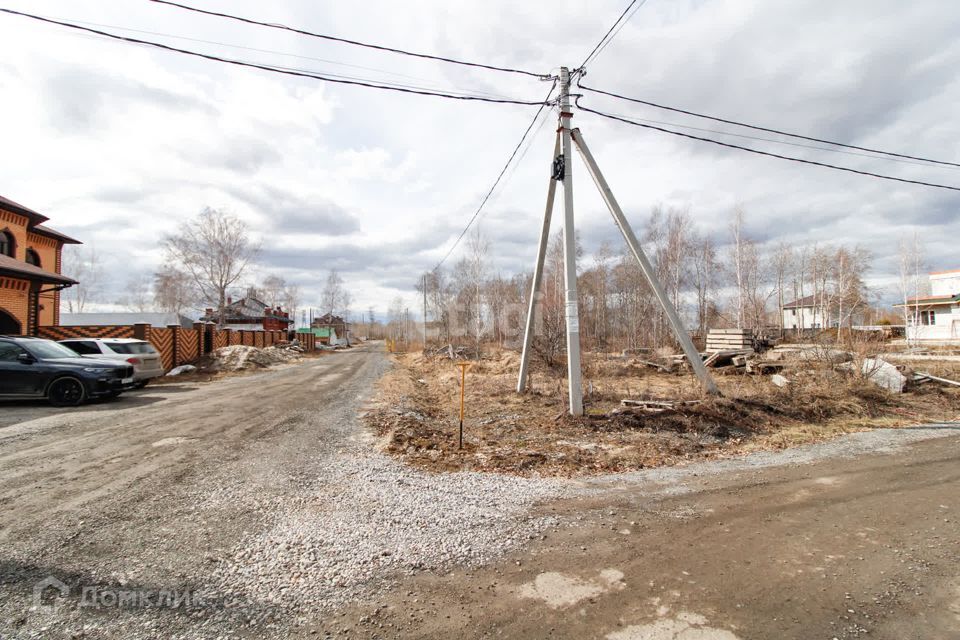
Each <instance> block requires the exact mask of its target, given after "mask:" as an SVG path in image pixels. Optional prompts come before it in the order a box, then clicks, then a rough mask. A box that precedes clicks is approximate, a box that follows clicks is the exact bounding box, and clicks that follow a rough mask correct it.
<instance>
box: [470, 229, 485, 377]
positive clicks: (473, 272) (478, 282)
mask: <svg viewBox="0 0 960 640" xmlns="http://www.w3.org/2000/svg"><path fill="white" fill-rule="evenodd" d="M489 253H490V240H489V239H488V238H487V237H486V236H484V235H483V234H482V233H481V232H480V225H479V224H478V225H476V226H474V228H473V233H471V234H470V237H469V239H468V240H467V256H468V257H467V264H468V265H469V274H470V281H471V285H472V286H473V288H474V289H475V290H476V313H475V314H474V318H473V333H474V339H475V340H476V343H477V358H479V357H480V339H481V334H482V333H483V295H482V291H483V289H484V285H485V284H486V280H487V254H489Z"/></svg>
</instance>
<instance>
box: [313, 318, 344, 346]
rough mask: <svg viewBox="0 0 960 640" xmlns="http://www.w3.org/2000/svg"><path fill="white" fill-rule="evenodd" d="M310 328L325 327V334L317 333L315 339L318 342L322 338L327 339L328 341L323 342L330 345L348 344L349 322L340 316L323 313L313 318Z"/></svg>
mask: <svg viewBox="0 0 960 640" xmlns="http://www.w3.org/2000/svg"><path fill="white" fill-rule="evenodd" d="M310 328H311V329H327V330H328V331H329V333H327V335H325V336H321V335H317V334H316V332H314V334H315V335H317V341H318V342H319V341H320V340H321V339H322V338H326V339H328V340H329V341H330V342H328V343H324V344H330V345H343V346H349V345H350V323H349V322H347V321H346V320H344V319H343V318H341V317H340V316H335V315H333V314H332V313H325V314H323V315H322V316H320V317H319V318H314V319H313V322H312V323H310Z"/></svg>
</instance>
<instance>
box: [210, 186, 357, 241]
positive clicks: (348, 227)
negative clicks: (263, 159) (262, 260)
mask: <svg viewBox="0 0 960 640" xmlns="http://www.w3.org/2000/svg"><path fill="white" fill-rule="evenodd" d="M227 191H228V192H229V193H230V194H231V195H232V196H233V197H235V198H237V199H238V200H240V201H241V202H244V203H246V204H247V205H249V206H250V208H251V209H252V210H253V211H254V212H256V214H257V215H258V216H259V218H260V220H261V221H262V224H263V226H264V227H265V228H267V229H269V231H270V234H299V233H304V232H307V233H314V234H317V235H324V236H342V235H347V234H350V233H354V232H356V231H359V229H360V223H359V220H358V218H357V216H356V215H354V214H353V213H351V212H350V211H348V210H347V209H346V208H345V207H343V206H341V205H339V204H337V203H335V202H332V201H330V200H328V199H326V198H325V197H323V196H320V195H307V194H300V193H296V192H294V191H292V189H291V190H289V191H288V190H286V189H283V188H280V187H275V186H270V185H264V184H253V185H245V186H240V185H237V186H231V187H228V188H227Z"/></svg>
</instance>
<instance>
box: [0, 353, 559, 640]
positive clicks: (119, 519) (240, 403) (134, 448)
mask: <svg viewBox="0 0 960 640" xmlns="http://www.w3.org/2000/svg"><path fill="white" fill-rule="evenodd" d="M388 366H389V365H388V361H387V359H386V357H385V355H384V354H383V349H382V346H380V345H376V344H372V345H369V346H365V347H360V348H357V349H353V350H350V351H346V352H337V353H335V354H330V355H328V356H325V357H322V358H319V359H311V360H306V361H304V362H302V363H299V364H296V365H291V366H286V367H283V368H280V369H277V370H272V371H267V372H263V373H258V374H255V375H250V376H244V377H237V378H230V379H226V380H221V381H217V382H215V383H210V384H182V385H170V386H167V385H163V386H157V387H155V388H150V387H148V388H147V389H146V390H145V391H144V392H142V393H139V394H136V395H131V396H130V397H129V398H122V399H121V400H120V401H117V402H115V403H109V404H103V405H92V406H89V407H86V408H84V409H82V410H79V411H63V410H54V409H49V408H46V407H43V406H37V405H29V404H27V405H15V406H12V407H5V408H4V413H3V416H2V418H0V479H2V483H0V505H2V506H3V511H2V514H0V636H4V637H5V636H6V635H14V636H15V637H24V638H32V637H42V638H48V637H66V638H74V637H114V638H139V637H143V638H147V637H150V638H153V637H158V636H160V637H165V638H178V637H183V638H206V637H211V638H213V637H257V638H260V637H269V636H275V637H287V636H288V635H289V634H290V633H292V632H293V630H295V629H296V628H297V627H299V626H302V625H304V624H306V623H307V622H309V621H314V622H315V621H316V620H317V617H318V616H319V617H320V619H322V618H323V617H324V615H325V612H328V611H330V610H331V608H333V607H336V606H338V605H342V604H344V603H349V602H353V601H356V600H357V599H358V598H361V597H365V598H369V597H372V596H373V595H375V594H376V593H377V592H378V590H382V589H383V588H385V587H386V586H388V585H390V584H391V583H392V582H395V581H397V580H399V579H401V578H402V577H404V576H406V575H409V574H411V573H414V572H416V571H423V570H426V571H431V572H437V571H442V570H444V569H446V568H447V567H452V566H455V565H464V564H465V565H467V566H470V565H479V564H481V563H485V562H489V561H490V560H492V559H493V558H495V557H497V556H498V555H500V554H502V553H504V552H506V551H509V550H511V549H514V548H516V547H518V546H519V545H520V544H522V543H523V542H527V541H529V540H530V539H531V538H532V537H535V536H538V535H540V533H541V531H543V530H544V529H545V528H546V527H548V526H551V525H552V524H553V522H552V520H553V519H552V518H551V517H548V516H537V517H531V516H529V515H528V512H529V509H530V507H531V506H532V505H534V504H535V503H536V502H538V501H541V500H544V499H546V498H550V497H553V496H556V495H559V494H560V493H561V491H562V487H561V485H559V484H558V483H554V482H548V481H531V480H522V479H504V478H496V477H493V476H484V475H479V474H458V475H456V476H431V475H426V474H423V473H420V472H417V471H413V470H410V469H408V468H406V467H405V466H403V465H401V464H399V463H397V462H395V461H393V460H392V459H390V458H387V457H385V456H382V455H380V454H378V453H376V452H375V450H374V444H375V443H373V442H372V441H371V440H370V437H369V436H367V435H366V432H365V431H364V429H362V428H361V427H360V425H359V423H358V419H357V418H358V415H359V413H360V412H361V411H362V409H363V406H364V402H365V400H366V399H367V398H368V396H370V395H371V393H372V391H373V385H374V383H375V381H376V380H377V379H378V378H379V377H380V376H381V375H382V373H383V372H384V371H385V370H386V368H387V367H388ZM8 408H9V409H10V411H9V412H7V409H8ZM48 576H53V577H55V578H57V579H58V580H61V581H63V582H64V583H66V584H67V585H68V587H69V589H70V593H69V595H68V596H67V597H64V598H59V597H57V598H52V599H50V598H48V596H49V594H46V593H45V594H44V597H45V598H48V599H50V602H51V606H47V605H46V604H45V603H46V602H47V599H44V600H43V601H42V606H39V607H36V606H33V605H34V603H33V589H34V586H35V585H36V584H37V583H38V582H39V581H40V580H43V579H44V578H46V577H48ZM91 587H95V588H96V589H97V590H96V591H94V592H89V593H96V594H98V595H97V596H96V597H92V596H90V595H89V593H88V596H87V597H86V598H85V597H84V595H83V594H84V588H87V589H88V591H89V589H90V588H91ZM125 592H130V593H133V594H135V596H134V597H141V594H146V595H145V596H143V597H144V598H145V601H146V603H147V604H150V605H153V604H155V603H156V602H157V601H158V600H161V601H162V602H161V605H158V606H139V605H138V606H130V603H129V602H127V603H126V605H127V606H114V605H115V604H116V603H115V602H114V597H115V595H116V598H117V600H118V601H119V600H122V597H123V595H125ZM161 592H170V593H173V594H174V595H175V596H176V598H177V599H175V600H171V599H170V595H169V593H161ZM184 594H187V596H184ZM128 597H129V596H128ZM164 598H167V599H166V600H165V599H164ZM91 604H96V605H98V606H90V605H91ZM141 604H142V603H141ZM173 604H176V605H177V606H166V605H173Z"/></svg>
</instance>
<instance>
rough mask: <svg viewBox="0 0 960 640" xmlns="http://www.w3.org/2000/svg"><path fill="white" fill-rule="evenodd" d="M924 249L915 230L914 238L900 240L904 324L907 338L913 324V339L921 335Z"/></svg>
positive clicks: (908, 338)
mask: <svg viewBox="0 0 960 640" xmlns="http://www.w3.org/2000/svg"><path fill="white" fill-rule="evenodd" d="M923 256H924V249H923V245H922V243H921V242H920V236H919V235H918V234H917V233H916V232H914V234H913V237H912V238H909V239H907V238H903V239H901V240H900V247H899V267H900V293H901V295H902V296H903V324H904V327H905V328H904V331H905V333H906V338H907V340H908V341H910V340H911V338H910V325H911V324H912V325H913V340H916V339H918V338H919V337H920V326H921V324H920V301H919V298H920V293H921V289H922V284H923V283H922V281H921V278H920V273H921V270H922V269H924V268H925V267H924V260H923ZM911 297H913V300H914V304H913V308H911V307H910V298H911Z"/></svg>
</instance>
